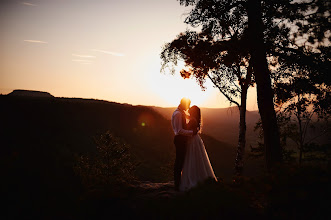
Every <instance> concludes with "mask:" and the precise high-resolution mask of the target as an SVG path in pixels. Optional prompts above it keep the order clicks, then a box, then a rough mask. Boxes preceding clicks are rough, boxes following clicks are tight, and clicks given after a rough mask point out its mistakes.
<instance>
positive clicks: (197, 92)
mask: <svg viewBox="0 0 331 220" xmlns="http://www.w3.org/2000/svg"><path fill="white" fill-rule="evenodd" d="M153 84H154V86H153V87H154V88H153V90H154V91H155V93H156V94H157V95H158V96H160V98H161V99H163V100H164V101H165V102H166V105H168V106H177V105H178V104H179V102H180V100H181V99H182V98H183V97H186V98H189V99H190V100H191V106H192V105H198V106H201V105H203V104H204V102H205V101H206V100H207V99H208V98H209V97H210V95H211V91H212V90H211V89H208V88H211V87H210V85H207V89H206V90H205V91H202V90H201V87H200V86H199V85H198V83H197V82H196V80H195V79H184V78H182V77H181V76H180V74H179V73H178V74H175V75H167V74H159V75H158V76H156V77H155V78H154V81H153ZM207 84H208V83H207Z"/></svg>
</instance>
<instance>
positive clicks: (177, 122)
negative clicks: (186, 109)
mask: <svg viewBox="0 0 331 220" xmlns="http://www.w3.org/2000/svg"><path fill="white" fill-rule="evenodd" d="M182 123H183V122H182V115H181V114H180V113H177V114H175V115H174V128H175V129H176V131H175V133H176V135H184V136H192V135H193V131H191V130H185V129H184V128H183V124H182Z"/></svg>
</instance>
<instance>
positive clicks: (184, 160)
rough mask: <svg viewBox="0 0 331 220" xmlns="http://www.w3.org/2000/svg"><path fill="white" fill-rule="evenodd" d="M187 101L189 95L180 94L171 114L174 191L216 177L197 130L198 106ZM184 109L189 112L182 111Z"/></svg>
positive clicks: (199, 122) (199, 118)
mask: <svg viewBox="0 0 331 220" xmlns="http://www.w3.org/2000/svg"><path fill="white" fill-rule="evenodd" d="M190 104H191V101H190V100H189V99H187V98H183V99H182V100H181V101H180V104H179V106H178V108H177V109H176V110H175V111H174V113H173V114H172V118H171V124H172V128H173V130H174V133H175V138H174V144H175V148H176V160H175V165H174V182H175V189H176V190H177V191H187V190H189V189H191V188H192V187H195V186H196V185H197V184H198V183H201V182H203V181H205V180H206V179H208V178H213V179H215V181H217V179H216V177H215V174H214V171H213V168H212V166H211V164H210V161H209V158H208V154H207V152H206V149H205V146H204V143H203V141H202V139H201V138H200V136H199V134H198V132H199V130H200V125H201V112H200V108H199V107H197V106H192V107H191V108H190ZM187 110H188V113H189V116H187V115H186V113H185V111H187ZM187 117H188V119H189V122H188V123H186V119H187Z"/></svg>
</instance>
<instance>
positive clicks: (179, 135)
mask: <svg viewBox="0 0 331 220" xmlns="http://www.w3.org/2000/svg"><path fill="white" fill-rule="evenodd" d="M190 104H191V100H189V99H187V98H182V100H181V101H180V104H179V106H178V108H177V109H176V110H175V111H174V113H173V114H172V118H171V124H172V128H173V130H174V133H175V137H174V144H175V148H176V159H175V165H174V182H175V189H176V190H179V185H180V179H181V173H182V169H183V164H184V160H185V154H186V148H187V140H188V137H190V136H192V135H193V131H192V130H186V129H185V128H186V114H185V112H184V111H186V110H187V109H188V108H189V107H190Z"/></svg>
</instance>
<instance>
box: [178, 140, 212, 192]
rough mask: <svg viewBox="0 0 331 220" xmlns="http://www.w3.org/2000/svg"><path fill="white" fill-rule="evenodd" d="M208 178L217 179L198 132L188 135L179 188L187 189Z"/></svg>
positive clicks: (181, 189)
mask: <svg viewBox="0 0 331 220" xmlns="http://www.w3.org/2000/svg"><path fill="white" fill-rule="evenodd" d="M208 178H213V179H215V180H216V181H217V178H216V176H215V174H214V171H213V168H212V166H211V164H210V161H209V158H208V154H207V152H206V149H205V145H204V143H203V141H202V139H201V137H200V136H199V134H197V135H194V136H192V137H190V138H189V140H188V143H187V151H186V156H185V161H184V165H183V171H182V177H181V181H180V186H179V190H180V191H187V190H189V189H191V188H192V187H195V186H196V185H197V184H198V183H200V182H203V181H205V180H206V179H208Z"/></svg>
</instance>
